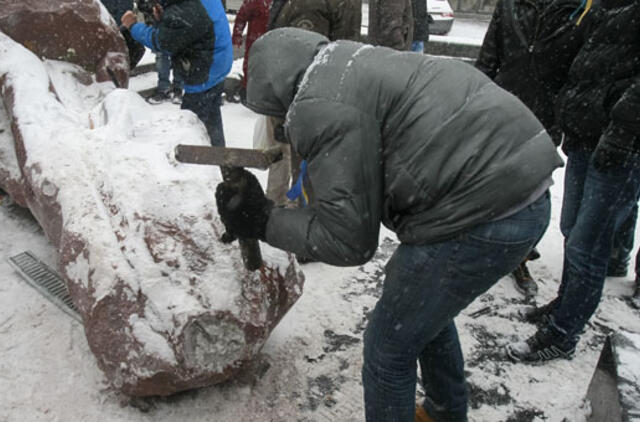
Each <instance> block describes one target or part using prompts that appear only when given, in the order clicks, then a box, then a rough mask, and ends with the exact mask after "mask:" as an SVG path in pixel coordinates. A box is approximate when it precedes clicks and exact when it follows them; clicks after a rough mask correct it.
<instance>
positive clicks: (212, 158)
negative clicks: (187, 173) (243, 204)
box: [175, 145, 282, 271]
mask: <svg viewBox="0 0 640 422" xmlns="http://www.w3.org/2000/svg"><path fill="white" fill-rule="evenodd" d="M175 156H176V160H178V161H180V162H181V163H189V164H206V165H214V166H220V170H221V172H222V179H223V180H224V181H225V182H227V183H230V184H233V185H236V186H237V187H238V189H239V190H241V189H242V187H243V186H244V181H243V180H242V178H241V177H238V174H241V171H239V170H242V168H244V167H249V168H256V169H261V170H266V169H267V168H269V166H270V165H271V164H273V163H275V162H276V161H279V160H281V159H282V149H281V147H279V146H276V147H272V148H269V149H265V150H256V149H244V148H225V147H212V146H211V147H210V146H203V145H178V146H176V148H175ZM238 241H239V243H240V252H241V253H242V262H243V263H244V267H245V268H246V269H247V270H249V271H255V270H257V269H258V268H260V267H261V266H262V253H261V252H260V245H259V244H258V240H257V239H238Z"/></svg>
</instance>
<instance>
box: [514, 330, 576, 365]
mask: <svg viewBox="0 0 640 422" xmlns="http://www.w3.org/2000/svg"><path fill="white" fill-rule="evenodd" d="M554 331H555V330H553V329H552V328H549V327H545V328H542V329H540V330H538V332H537V333H535V334H534V335H533V336H531V337H529V338H528V339H527V340H525V341H519V342H516V343H512V344H509V345H507V347H506V351H507V356H509V358H511V360H513V361H514V362H529V363H535V362H545V361H548V360H553V359H559V358H563V359H571V358H572V357H573V355H574V354H575V351H576V343H577V339H572V338H568V337H567V336H565V335H563V334H560V333H556V332H554Z"/></svg>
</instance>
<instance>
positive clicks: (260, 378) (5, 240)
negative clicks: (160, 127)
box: [0, 104, 640, 422]
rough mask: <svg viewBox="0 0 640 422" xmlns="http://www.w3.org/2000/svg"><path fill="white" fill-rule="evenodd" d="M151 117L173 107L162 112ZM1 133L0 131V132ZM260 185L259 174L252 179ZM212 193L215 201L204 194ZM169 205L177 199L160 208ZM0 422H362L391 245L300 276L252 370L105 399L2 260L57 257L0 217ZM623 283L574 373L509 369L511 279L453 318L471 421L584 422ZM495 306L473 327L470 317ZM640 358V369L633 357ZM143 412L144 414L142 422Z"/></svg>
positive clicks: (547, 247) (77, 350)
mask: <svg viewBox="0 0 640 422" xmlns="http://www.w3.org/2000/svg"><path fill="white" fill-rule="evenodd" d="M157 107H158V111H160V110H163V109H165V110H163V111H166V109H168V108H171V107H177V106H175V105H173V104H164V105H160V106H157ZM223 117H224V124H225V132H226V137H227V142H228V144H229V146H235V147H250V146H251V139H252V129H253V124H254V121H255V119H256V115H255V114H254V113H252V112H251V111H249V110H247V109H245V108H244V107H242V106H241V105H238V104H225V105H224V106H223ZM3 129H4V130H8V127H7V125H6V123H5V124H4V127H0V130H3ZM256 174H257V176H258V178H259V179H260V181H261V182H262V183H264V182H265V180H266V172H260V171H258V172H256ZM562 176H563V173H562V171H561V170H560V171H557V172H556V173H555V175H554V178H555V180H556V184H555V185H554V186H553V187H552V200H553V205H554V207H553V218H552V222H551V225H550V227H549V230H548V232H547V234H546V236H545V238H544V239H543V241H542V243H541V245H540V250H541V252H542V259H540V260H539V261H535V262H533V263H532V264H531V269H532V272H533V274H534V275H535V276H536V277H537V278H538V280H539V281H540V287H541V289H540V298H539V301H540V302H545V301H546V300H548V299H550V298H552V297H553V294H554V292H555V289H556V288H557V285H558V277H559V275H560V271H561V256H562V238H561V235H560V234H559V231H558V215H559V210H560V199H561V190H562ZM211 194H212V195H213V192H212V193H211ZM166 200H167V201H168V202H172V203H173V205H174V206H180V204H179V203H176V202H174V198H166ZM0 227H2V228H3V230H2V240H1V241H0V274H3V277H2V281H1V282H0V421H2V422H9V421H11V422H12V421H16V422H18V421H20V422H21V421H58V420H60V421H63V420H64V421H104V420H109V421H176V420H190V421H194V422H195V421H211V420H215V421H243V422H244V421H246V422H251V421H254V420H261V421H274V422H279V421H360V420H363V417H362V399H361V394H362V392H361V386H360V367H361V362H362V358H361V352H362V350H361V349H362V341H361V337H362V331H363V329H364V326H365V324H366V314H367V311H368V310H370V309H372V307H373V306H374V304H375V301H376V297H377V295H379V293H380V288H381V286H382V276H383V266H384V262H385V260H386V259H387V258H388V257H389V255H390V254H391V253H392V251H393V249H394V246H395V242H396V241H395V240H393V239H394V237H393V236H392V234H391V233H389V232H386V231H383V234H382V236H381V237H382V243H381V245H382V246H381V249H380V251H379V252H378V255H377V256H376V258H375V259H374V260H372V261H371V262H370V263H368V264H366V265H364V266H362V267H359V268H337V267H331V266H328V265H325V264H320V263H314V264H307V265H304V266H303V270H304V272H305V274H306V277H307V281H306V285H305V293H304V294H303V296H302V298H301V299H300V300H299V302H298V303H297V304H296V305H295V306H294V307H293V309H292V310H291V311H290V312H289V313H288V314H287V316H286V317H285V318H284V319H283V321H282V322H281V323H280V325H279V326H278V327H277V328H276V329H275V331H274V332H273V334H272V336H271V338H270V339H269V341H268V342H267V344H266V346H265V347H264V349H263V351H262V354H261V355H260V357H259V358H258V359H257V360H256V363H255V364H254V367H253V368H252V370H250V371H247V373H245V374H243V375H242V376H241V377H239V379H237V380H234V381H231V382H227V383H225V384H223V385H219V386H212V387H209V388H204V389H200V390H197V391H193V392H188V393H184V394H180V395H178V396H176V397H171V398H167V399H150V400H138V401H136V402H134V403H133V404H135V405H136V406H137V407H135V406H133V405H131V403H128V402H127V400H125V399H124V398H123V397H120V396H119V395H118V394H116V393H115V392H113V391H111V390H110V389H109V387H108V385H107V384H106V383H105V379H104V377H103V376H102V373H101V372H100V370H99V369H98V368H97V366H96V364H95V360H94V358H93V356H92V354H91V352H90V351H89V348H88V346H87V343H86V340H85V337H84V333H83V329H82V326H81V325H80V324H79V323H78V322H76V321H74V320H72V319H71V318H70V317H68V316H67V315H66V314H64V313H62V312H61V311H60V310H59V309H58V308H56V307H55V306H54V305H52V304H51V303H49V302H48V301H47V300H46V299H44V298H43V297H41V296H40V295H39V294H38V293H36V292H35V291H34V290H33V289H32V288H31V287H29V286H28V285H27V284H26V283H25V282H24V281H23V280H22V279H21V278H20V277H19V276H18V274H16V273H15V272H14V271H13V270H12V269H11V267H10V266H9V264H8V263H7V258H8V257H9V256H12V255H14V254H17V253H19V252H22V251H24V250H31V251H33V252H34V253H35V254H36V255H37V256H39V257H40V258H41V259H43V260H44V261H45V262H47V263H49V264H50V265H51V266H54V267H55V262H56V253H55V251H54V249H53V247H52V246H51V245H49V244H48V242H47V240H46V238H45V237H44V235H43V233H42V231H41V230H40V229H39V228H38V226H37V224H36V223H35V222H34V220H33V219H32V218H31V217H30V215H29V214H28V212H26V211H24V210H22V209H19V208H17V207H16V206H14V205H12V204H11V203H10V202H8V201H5V203H4V204H3V205H2V206H1V207H0ZM631 288H632V283H631V279H630V278H617V279H610V280H608V281H607V285H606V290H605V296H604V300H603V303H602V305H601V306H600V309H599V311H598V314H597V315H596V317H595V318H594V319H593V321H592V323H591V324H590V326H589V327H588V330H587V333H586V334H585V336H584V337H583V340H582V341H581V343H580V346H579V348H578V353H577V356H576V357H575V358H574V359H573V360H572V361H557V362H551V363H549V364H547V365H543V366H528V365H524V364H513V363H511V362H509V361H507V360H506V359H505V358H504V355H503V354H502V346H503V345H504V344H505V343H506V342H508V341H510V340H513V339H515V338H516V337H523V336H527V335H530V334H532V333H533V330H534V328H533V327H531V326H528V325H525V324H523V323H520V322H517V321H515V320H514V319H513V318H512V314H513V313H514V312H515V310H516V309H517V308H518V306H520V305H521V303H522V298H521V296H520V294H519V293H518V292H517V291H516V290H515V289H514V287H513V285H512V281H511V279H510V278H509V277H505V278H504V279H503V280H501V281H500V282H499V283H498V284H497V285H496V286H494V288H493V289H491V290H490V291H489V292H488V293H486V294H485V295H483V296H482V297H480V298H479V299H478V300H477V301H476V302H475V303H473V304H472V305H471V306H470V307H469V309H467V310H466V311H464V312H463V314H462V315H460V317H459V318H458V319H457V323H458V327H459V330H460V334H461V341H462V344H463V350H464V352H465V356H466V361H467V370H468V381H469V386H470V389H471V393H472V396H471V403H470V404H471V409H470V413H469V417H470V420H471V421H540V420H548V421H563V420H566V421H581V420H583V419H584V414H585V406H584V405H583V403H582V399H583V397H584V394H585V392H586V390H587V386H588V383H589V380H590V378H591V376H592V373H593V370H594V368H595V365H596V362H597V359H598V356H599V352H600V349H601V347H602V344H603V339H604V333H606V332H607V331H608V330H611V329H613V330H615V329H618V327H624V328H626V329H628V330H631V331H634V332H640V315H639V314H638V312H637V311H634V310H632V309H631V308H630V307H629V306H628V305H627V303H626V302H625V299H624V298H625V296H628V295H629V294H630V293H631ZM487 306H489V307H491V310H490V312H489V313H488V314H486V315H483V316H480V317H477V318H473V317H472V316H470V314H472V313H473V312H474V311H477V310H479V309H481V308H484V307H487ZM639 359H640V358H639ZM140 408H142V409H143V410H144V411H143V410H141V409H140Z"/></svg>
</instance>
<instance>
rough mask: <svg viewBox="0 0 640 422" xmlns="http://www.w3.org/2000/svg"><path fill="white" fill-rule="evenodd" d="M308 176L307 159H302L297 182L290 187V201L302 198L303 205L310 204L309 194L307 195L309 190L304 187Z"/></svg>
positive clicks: (288, 195)
mask: <svg viewBox="0 0 640 422" xmlns="http://www.w3.org/2000/svg"><path fill="white" fill-rule="evenodd" d="M306 177H307V160H302V162H301V163H300V175H299V176H298V180H296V183H295V184H294V185H293V186H292V187H291V189H289V192H287V198H289V200H290V201H295V200H296V199H298V198H302V199H301V200H302V206H303V207H306V206H307V205H309V195H307V191H306V190H305V188H304V179H305V178H306Z"/></svg>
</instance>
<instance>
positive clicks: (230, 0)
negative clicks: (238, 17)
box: [225, 0, 242, 13]
mask: <svg viewBox="0 0 640 422" xmlns="http://www.w3.org/2000/svg"><path fill="white" fill-rule="evenodd" d="M225 6H226V8H227V12H234V13H235V12H237V11H238V10H240V6H242V0H227V1H226V2H225Z"/></svg>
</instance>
